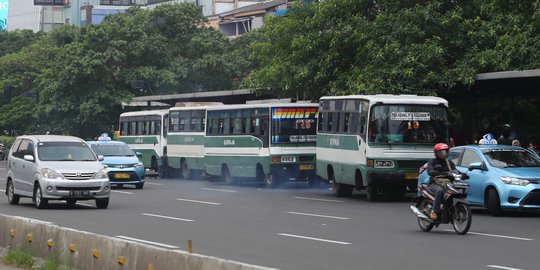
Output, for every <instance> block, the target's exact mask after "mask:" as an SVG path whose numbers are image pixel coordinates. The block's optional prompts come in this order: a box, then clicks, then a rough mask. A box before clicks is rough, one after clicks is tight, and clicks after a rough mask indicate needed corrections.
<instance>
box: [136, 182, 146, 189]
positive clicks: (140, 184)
mask: <svg viewBox="0 0 540 270" xmlns="http://www.w3.org/2000/svg"><path fill="white" fill-rule="evenodd" d="M143 187H144V183H139V184H135V188H136V189H142V188H143Z"/></svg>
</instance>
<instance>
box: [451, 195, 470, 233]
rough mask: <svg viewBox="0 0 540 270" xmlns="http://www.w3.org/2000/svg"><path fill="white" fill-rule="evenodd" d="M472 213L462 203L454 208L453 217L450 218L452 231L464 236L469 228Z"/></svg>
mask: <svg viewBox="0 0 540 270" xmlns="http://www.w3.org/2000/svg"><path fill="white" fill-rule="evenodd" d="M471 223H472V212H471V208H470V207H469V206H468V205H466V204H463V203H460V204H458V205H456V206H455V207H454V215H453V217H452V225H453V226H454V231H456V233H457V234H459V235H464V234H466V233H467V232H468V231H469V229H470V228H471Z"/></svg>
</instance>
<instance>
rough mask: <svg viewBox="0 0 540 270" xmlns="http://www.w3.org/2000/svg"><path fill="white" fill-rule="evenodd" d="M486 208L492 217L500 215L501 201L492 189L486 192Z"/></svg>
mask: <svg viewBox="0 0 540 270" xmlns="http://www.w3.org/2000/svg"><path fill="white" fill-rule="evenodd" d="M487 208H488V209H489V212H490V214H491V215H492V216H494V217H497V216H500V215H501V213H502V210H501V200H500V199H499V194H498V193H497V190H496V189H494V188H491V189H489V191H488V203H487Z"/></svg>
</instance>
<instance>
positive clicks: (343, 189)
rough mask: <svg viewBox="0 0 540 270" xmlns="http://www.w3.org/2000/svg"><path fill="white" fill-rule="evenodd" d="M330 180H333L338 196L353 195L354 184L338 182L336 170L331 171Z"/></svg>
mask: <svg viewBox="0 0 540 270" xmlns="http://www.w3.org/2000/svg"><path fill="white" fill-rule="evenodd" d="M328 180H329V181H330V182H332V184H333V187H334V192H335V194H336V196H338V197H349V196H351V195H352V192H353V186H352V185H347V184H342V183H338V182H337V181H336V177H335V176H334V171H333V170H331V171H329V175H328Z"/></svg>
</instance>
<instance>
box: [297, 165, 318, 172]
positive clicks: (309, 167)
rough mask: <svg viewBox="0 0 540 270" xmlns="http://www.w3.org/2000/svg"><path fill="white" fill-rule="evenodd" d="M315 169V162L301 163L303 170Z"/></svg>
mask: <svg viewBox="0 0 540 270" xmlns="http://www.w3.org/2000/svg"><path fill="white" fill-rule="evenodd" d="M313 169H315V165H313V164H300V170H302V171H305V170H313Z"/></svg>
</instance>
